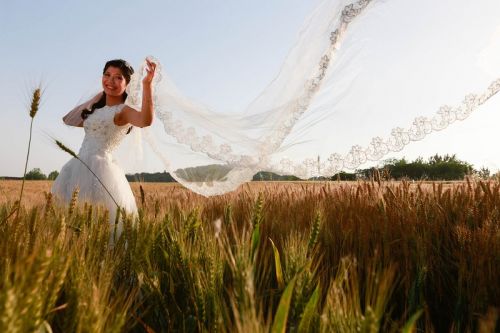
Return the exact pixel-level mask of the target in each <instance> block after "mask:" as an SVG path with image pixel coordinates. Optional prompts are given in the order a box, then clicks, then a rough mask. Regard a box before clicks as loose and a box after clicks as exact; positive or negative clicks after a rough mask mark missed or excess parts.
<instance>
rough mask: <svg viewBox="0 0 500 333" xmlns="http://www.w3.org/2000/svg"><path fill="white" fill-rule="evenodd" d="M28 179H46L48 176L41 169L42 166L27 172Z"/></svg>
mask: <svg viewBox="0 0 500 333" xmlns="http://www.w3.org/2000/svg"><path fill="white" fill-rule="evenodd" d="M26 179H27V180H45V179H47V176H46V175H45V174H44V173H43V172H42V170H40V168H34V169H31V171H30V172H28V173H27V174H26Z"/></svg>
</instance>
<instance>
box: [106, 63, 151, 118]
mask: <svg viewBox="0 0 500 333" xmlns="http://www.w3.org/2000/svg"><path fill="white" fill-rule="evenodd" d="M146 62H147V68H146V72H147V73H146V76H145V77H144V79H143V80H142V107H141V110H140V111H137V110H135V109H133V108H131V107H130V106H128V105H126V106H125V107H123V109H122V111H121V112H119V113H117V114H116V116H115V119H114V122H115V124H116V125H118V126H123V125H127V124H131V125H133V126H136V127H147V126H150V125H151V124H152V123H153V116H154V115H153V88H152V82H153V78H154V75H155V70H156V64H155V63H154V62H152V61H150V60H149V59H146Z"/></svg>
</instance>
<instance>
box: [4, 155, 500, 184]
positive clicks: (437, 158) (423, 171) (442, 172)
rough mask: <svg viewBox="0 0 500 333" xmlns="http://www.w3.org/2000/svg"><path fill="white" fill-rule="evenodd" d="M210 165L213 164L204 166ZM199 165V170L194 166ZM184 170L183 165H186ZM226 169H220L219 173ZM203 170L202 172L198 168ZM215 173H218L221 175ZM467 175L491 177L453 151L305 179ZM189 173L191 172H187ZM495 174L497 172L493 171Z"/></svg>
mask: <svg viewBox="0 0 500 333" xmlns="http://www.w3.org/2000/svg"><path fill="white" fill-rule="evenodd" d="M207 167H209V168H211V170H212V169H214V165H211V166H207ZM202 168H203V167H198V168H191V169H193V170H191V169H189V170H188V171H190V174H194V175H196V173H195V172H196V171H202V170H201V169H202ZM198 169H200V170H198ZM186 170H187V169H186ZM227 171H228V170H226V169H223V170H222V169H221V175H222V176H223V175H224V172H226V173H227ZM201 174H203V172H201ZM58 175H59V172H58V171H52V172H51V173H49V175H48V176H46V175H45V174H44V173H43V172H42V171H41V170H40V169H39V168H34V169H32V170H31V171H29V172H28V173H27V174H26V179H27V180H54V179H56V177H57V176H58ZM221 175H219V176H221ZM467 175H475V176H477V177H479V178H482V179H488V178H490V177H492V175H491V173H490V170H489V169H487V168H481V169H478V170H476V169H474V167H473V166H472V164H470V163H468V162H465V161H462V160H459V159H458V158H457V157H456V155H444V156H441V155H438V154H436V155H434V156H431V157H430V158H429V159H428V160H424V159H423V158H421V157H419V158H417V159H415V160H414V161H408V160H406V159H405V158H402V159H390V160H386V161H384V162H383V165H382V166H380V167H377V168H374V167H372V168H367V169H359V170H356V171H355V172H352V173H350V172H344V171H343V172H340V173H338V174H336V175H334V176H332V177H317V178H310V179H308V180H357V179H370V178H372V177H382V178H383V179H394V180H401V179H410V180H462V179H464V177H465V176H467ZM191 176H192V175H191ZM493 176H496V177H499V176H500V174H496V175H493ZM126 177H127V180H128V181H129V182H175V179H174V178H173V177H172V176H171V175H170V173H168V172H166V171H163V172H155V173H146V172H143V173H135V174H128V175H126ZM2 178H4V179H19V178H17V177H2ZM252 180H253V181H300V180H301V179H300V178H297V177H295V176H290V175H278V174H276V173H273V172H267V171H260V172H258V173H256V174H255V175H254V176H253V179H252Z"/></svg>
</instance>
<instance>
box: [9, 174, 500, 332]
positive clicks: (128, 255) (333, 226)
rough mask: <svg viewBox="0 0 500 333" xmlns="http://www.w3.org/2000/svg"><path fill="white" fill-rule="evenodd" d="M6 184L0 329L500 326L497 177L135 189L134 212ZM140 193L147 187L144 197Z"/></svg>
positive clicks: (45, 185) (34, 184) (42, 187)
mask: <svg viewBox="0 0 500 333" xmlns="http://www.w3.org/2000/svg"><path fill="white" fill-rule="evenodd" d="M50 185H51V183H50V182H48V181H31V182H27V183H26V185H25V194H24V197H23V201H22V204H21V209H20V210H19V212H18V213H15V214H11V213H12V211H13V208H15V200H17V199H18V197H19V190H20V186H21V184H20V182H19V181H6V180H2V181H0V223H1V225H0V286H1V288H0V331H2V332H31V331H40V332H50V331H52V332H166V331H181V332H285V331H287V332H495V331H496V330H498V329H499V327H500V326H499V325H498V321H499V316H498V314H499V309H500V304H499V303H500V291H499V288H498V281H500V268H499V267H500V230H499V219H500V184H499V183H498V182H496V181H488V182H480V181H474V180H467V181H464V182H450V183H440V182H436V183H423V182H382V181H379V182H376V181H366V182H290V183H286V182H279V183H278V182H275V183H273V182H262V183H260V182H253V183H248V184H244V185H242V186H241V187H240V188H239V189H238V190H237V191H235V192H233V193H229V194H226V195H223V196H216V197H211V198H204V197H202V196H199V195H196V194H194V193H192V192H190V191H188V190H186V189H184V188H183V187H181V186H180V185H178V184H139V183H132V184H131V186H132V188H133V191H134V194H135V196H136V201H137V203H138V206H139V207H140V213H139V216H138V218H137V219H135V220H134V219H133V218H132V217H130V216H123V215H122V217H121V218H122V222H123V223H124V225H125V228H124V232H123V233H122V234H121V235H120V236H119V237H118V238H114V239H113V237H110V234H112V230H110V229H112V228H110V226H109V223H108V216H109V215H108V214H109V213H108V212H106V211H104V210H103V209H102V208H99V207H93V206H92V205H90V204H86V203H81V202H77V203H76V204H75V205H69V206H68V205H58V204H57V203H55V201H54V198H52V197H51V196H50V195H47V193H48V191H49V190H50ZM141 187H142V191H141Z"/></svg>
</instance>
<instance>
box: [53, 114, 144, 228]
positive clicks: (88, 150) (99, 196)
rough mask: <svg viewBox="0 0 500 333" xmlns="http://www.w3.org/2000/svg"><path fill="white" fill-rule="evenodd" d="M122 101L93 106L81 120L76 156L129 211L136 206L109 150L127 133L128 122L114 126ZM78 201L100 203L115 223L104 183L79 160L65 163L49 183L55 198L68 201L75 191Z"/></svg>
mask: <svg viewBox="0 0 500 333" xmlns="http://www.w3.org/2000/svg"><path fill="white" fill-rule="evenodd" d="M123 106H124V104H120V105H114V106H105V107H103V108H101V109H96V110H95V111H94V113H92V114H90V115H89V116H88V118H87V119H86V120H85V121H84V123H83V127H84V129H85V137H84V139H83V143H82V146H81V148H80V151H79V153H78V157H79V158H80V159H81V160H82V161H83V162H85V164H87V165H88V167H89V168H90V169H91V170H92V171H93V172H94V173H95V174H96V175H97V177H99V179H100V180H101V182H102V183H103V184H104V186H106V188H107V189H108V191H109V192H110V193H111V195H112V196H113V198H114V200H116V203H117V204H118V205H119V206H120V208H124V209H125V211H126V212H127V213H129V214H135V213H137V205H136V202H135V198H134V195H133V193H132V190H131V188H130V185H129V183H128V181H127V179H126V177H125V173H124V172H123V170H122V169H121V168H120V167H119V166H118V165H117V164H116V162H115V161H114V160H113V156H112V152H113V150H115V149H116V147H117V146H118V145H119V143H120V142H121V141H122V139H123V138H124V137H125V135H127V131H128V129H129V127H130V125H124V126H117V125H115V123H114V120H113V119H114V116H115V114H116V113H117V112H120V111H121V109H122V108H123ZM75 188H78V189H79V195H78V200H79V201H80V202H89V203H91V204H94V205H102V206H104V207H105V208H107V209H108V210H109V213H110V223H114V219H115V216H116V209H117V206H116V203H115V202H114V201H113V198H112V197H111V196H110V194H109V193H108V192H107V191H106V190H105V189H104V187H103V185H102V184H101V183H100V182H99V181H98V180H97V179H96V177H95V176H94V175H93V174H92V173H91V172H90V171H89V170H88V169H87V167H86V166H85V165H84V164H83V163H82V162H81V161H79V160H78V159H76V158H73V159H71V160H70V161H69V162H68V163H66V164H65V165H64V166H63V168H62V170H61V173H60V174H59V176H58V177H57V178H56V180H55V181H54V184H53V185H52V190H51V192H52V193H53V194H54V195H55V196H56V198H58V199H60V200H62V201H64V202H66V203H68V202H70V200H71V196H72V194H73V192H74V190H75Z"/></svg>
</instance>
